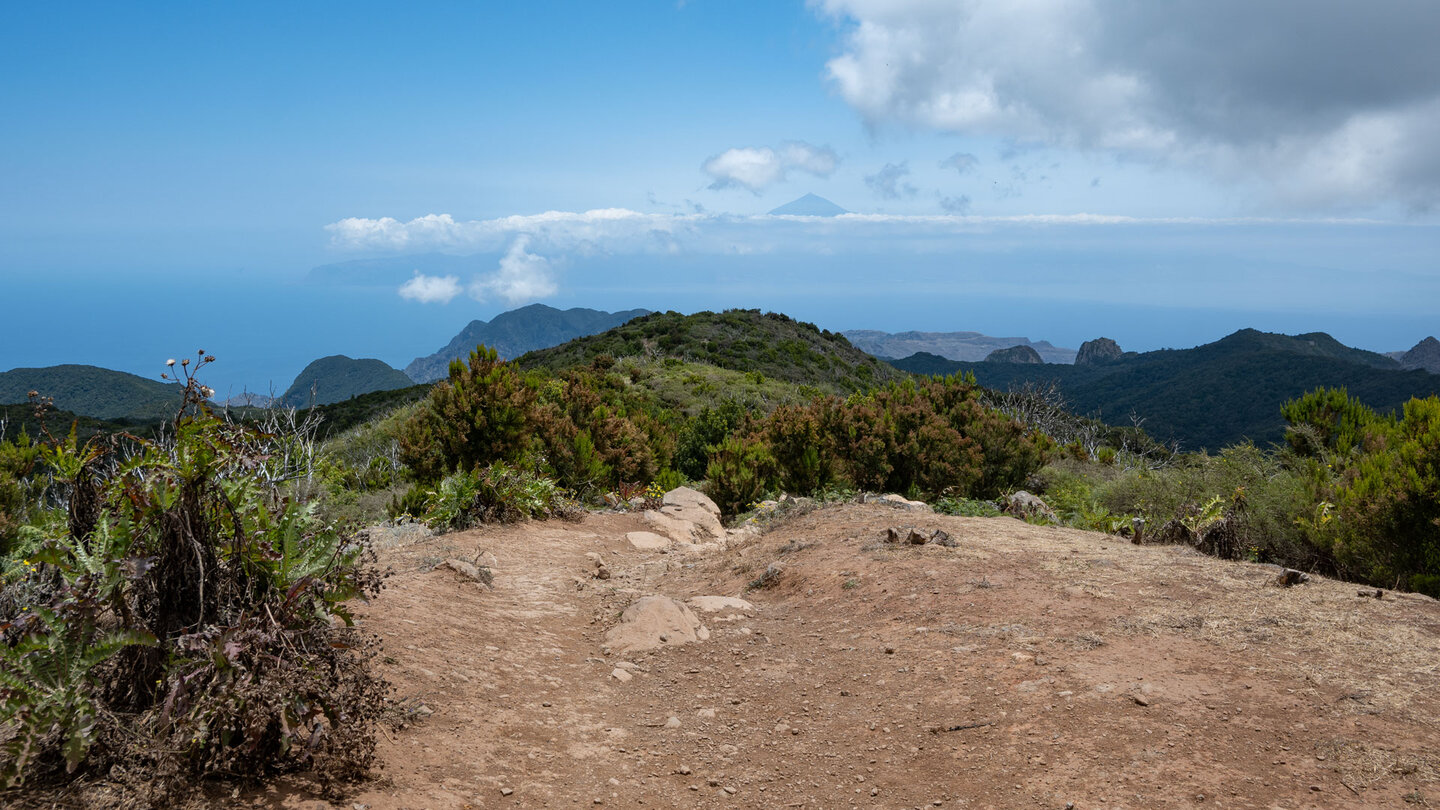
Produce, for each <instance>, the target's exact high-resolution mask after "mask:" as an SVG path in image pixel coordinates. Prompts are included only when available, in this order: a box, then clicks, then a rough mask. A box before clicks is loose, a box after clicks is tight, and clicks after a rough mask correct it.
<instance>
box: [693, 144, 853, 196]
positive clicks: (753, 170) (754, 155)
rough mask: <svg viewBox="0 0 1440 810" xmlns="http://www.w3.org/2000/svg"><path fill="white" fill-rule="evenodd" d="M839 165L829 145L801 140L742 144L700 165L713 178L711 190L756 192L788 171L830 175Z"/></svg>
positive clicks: (783, 177)
mask: <svg viewBox="0 0 1440 810" xmlns="http://www.w3.org/2000/svg"><path fill="white" fill-rule="evenodd" d="M839 165H840V156H839V155H837V154H836V153H835V150H833V149H831V148H830V147H828V146H813V145H811V144H808V143H805V142H804V141H786V142H785V143H783V144H781V145H780V148H779V149H772V148H770V147H768V146H744V147H736V148H734V149H726V150H725V151H724V152H721V153H720V154H718V155H715V156H714V157H712V158H710V159H709V160H706V161H705V163H704V164H703V165H702V166H701V167H700V168H701V169H702V170H703V171H704V172H705V173H706V174H708V175H710V177H712V178H713V179H714V182H712V183H711V184H710V188H711V189H715V190H719V189H725V188H733V187H735V186H740V187H742V188H747V189H749V190H751V191H753V192H755V193H756V194H759V193H760V192H761V191H763V190H765V189H766V188H768V187H770V186H772V185H774V184H775V183H779V182H781V181H783V180H784V179H785V176H786V174H787V173H788V172H790V171H792V170H793V171H801V172H806V173H808V174H813V175H815V176H816V177H829V176H830V175H831V174H832V173H834V171H835V168H836V167H837V166H839Z"/></svg>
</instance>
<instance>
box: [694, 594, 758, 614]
mask: <svg viewBox="0 0 1440 810" xmlns="http://www.w3.org/2000/svg"><path fill="white" fill-rule="evenodd" d="M685 603H686V604H688V605H689V606H690V607H693V608H695V609H696V610H698V611H700V612H701V613H719V612H720V611H722V610H729V611H740V612H742V613H754V612H755V606H754V605H752V604H750V603H749V602H746V601H745V600H744V599H737V598H735V597H733V596H692V597H690V598H689V599H687V600H685Z"/></svg>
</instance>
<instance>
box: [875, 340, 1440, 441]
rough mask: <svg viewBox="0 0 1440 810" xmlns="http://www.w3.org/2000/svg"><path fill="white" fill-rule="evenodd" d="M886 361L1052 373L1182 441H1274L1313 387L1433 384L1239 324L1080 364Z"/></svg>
mask: <svg viewBox="0 0 1440 810" xmlns="http://www.w3.org/2000/svg"><path fill="white" fill-rule="evenodd" d="M1116 348H1117V349H1118V347H1116ZM891 364H892V365H894V366H895V367H897V368H900V369H903V370H905V371H910V372H914V373H917V374H953V373H956V372H960V371H966V372H972V373H974V374H975V377H976V380H977V382H979V383H980V384H981V385H983V386H986V387H987V388H995V389H999V390H1007V389H1010V388H1014V387H1018V386H1023V385H1026V384H1030V383H1037V384H1042V385H1043V384H1048V383H1050V382H1054V383H1056V384H1057V385H1058V386H1059V389H1060V392H1061V393H1062V395H1063V396H1064V398H1065V400H1066V404H1067V406H1068V407H1069V408H1070V409H1071V410H1073V411H1075V412H1076V413H1080V414H1099V416H1100V417H1101V418H1103V419H1105V420H1107V421H1109V422H1110V423H1111V424H1129V421H1130V415H1131V414H1132V413H1133V414H1134V415H1135V416H1137V417H1139V418H1140V419H1142V420H1143V425H1144V428H1145V430H1146V431H1147V432H1148V433H1150V434H1151V435H1152V436H1154V437H1155V438H1157V439H1160V440H1162V441H1168V440H1171V439H1174V440H1178V441H1179V442H1180V443H1181V445H1182V447H1183V448H1184V449H1187V450H1196V449H1202V448H1205V449H1211V450H1216V449H1219V448H1221V447H1224V446H1227V445H1230V444H1234V443H1236V442H1240V441H1243V440H1245V439H1250V440H1253V441H1255V442H1259V443H1265V442H1278V441H1280V440H1281V439H1282V437H1283V435H1284V429H1285V423H1284V420H1283V419H1282V418H1281V416H1280V406H1281V405H1282V404H1283V403H1284V402H1285V401H1287V400H1290V399H1294V398H1296V397H1299V396H1301V395H1302V394H1304V393H1306V392H1307V391H1313V390H1315V389H1316V388H1320V387H1330V388H1340V387H1344V388H1346V389H1348V390H1349V392H1350V394H1351V395H1352V396H1355V397H1357V398H1359V399H1360V400H1361V401H1363V402H1365V403H1366V404H1367V405H1369V406H1371V407H1372V408H1376V409H1377V410H1381V411H1389V410H1393V409H1395V408H1398V407H1399V406H1401V405H1403V404H1404V403H1405V402H1406V401H1408V400H1409V399H1410V398H1411V397H1412V396H1418V397H1425V396H1429V395H1431V394H1440V376H1437V375H1434V374H1430V373H1428V372H1425V371H1419V370H1412V371H1406V370H1404V369H1402V368H1401V367H1400V363H1399V362H1398V361H1396V360H1394V359H1392V358H1389V357H1386V356H1384V355H1381V354H1377V353H1375V352H1368V351H1364V350H1361V349H1354V348H1351V347H1349V346H1346V345H1344V344H1342V343H1340V342H1339V341H1337V340H1335V339H1334V338H1333V337H1331V336H1329V335H1327V334H1325V333H1323V332H1312V333H1308V334H1303V335H1279V334H1271V333H1267V332H1260V331H1257V330H1254V329H1242V330H1240V331H1238V332H1235V333H1234V334H1232V335H1229V336H1227V337H1224V338H1222V339H1220V340H1218V341H1215V342H1214V343H1207V344H1205V345H1203V346H1197V347H1195V348H1193V349H1163V350H1160V351H1153V352H1142V353H1139V354H1135V353H1124V354H1121V355H1120V356H1117V357H1112V358H1111V359H1109V360H1106V361H1105V362H1098V363H1092V364H1087V365H1071V366H1065V365H1056V364H1047V365H1026V364H1018V363H983V362H957V361H952V360H947V359H945V358H941V357H938V356H936V355H934V354H916V355H912V356H911V357H907V358H905V359H902V360H892V361H891Z"/></svg>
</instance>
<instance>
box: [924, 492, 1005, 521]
mask: <svg viewBox="0 0 1440 810" xmlns="http://www.w3.org/2000/svg"><path fill="white" fill-rule="evenodd" d="M930 506H931V508H932V509H934V510H935V511H936V512H938V513H940V514H942V515H958V516H960V517H999V516H1000V515H1002V514H1004V513H1003V512H1001V511H1000V509H999V507H997V506H996V505H995V502H994V501H981V500H976V499H974V498H953V497H951V496H949V495H946V496H944V497H942V498H938V499H936V500H935V501H934V502H932V503H931V504H930Z"/></svg>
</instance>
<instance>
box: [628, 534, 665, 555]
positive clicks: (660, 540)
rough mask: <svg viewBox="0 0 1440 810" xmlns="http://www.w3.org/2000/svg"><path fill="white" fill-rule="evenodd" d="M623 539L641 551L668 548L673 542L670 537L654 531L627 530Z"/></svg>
mask: <svg viewBox="0 0 1440 810" xmlns="http://www.w3.org/2000/svg"><path fill="white" fill-rule="evenodd" d="M625 539H626V540H629V541H630V545H632V546H634V547H635V548H638V549H640V550H641V551H661V550H663V549H667V548H669V547H670V544H671V543H672V542H674V541H673V540H671V539H670V538H668V537H666V536H664V535H660V534H656V533H654V532H628V533H626V535H625Z"/></svg>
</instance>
